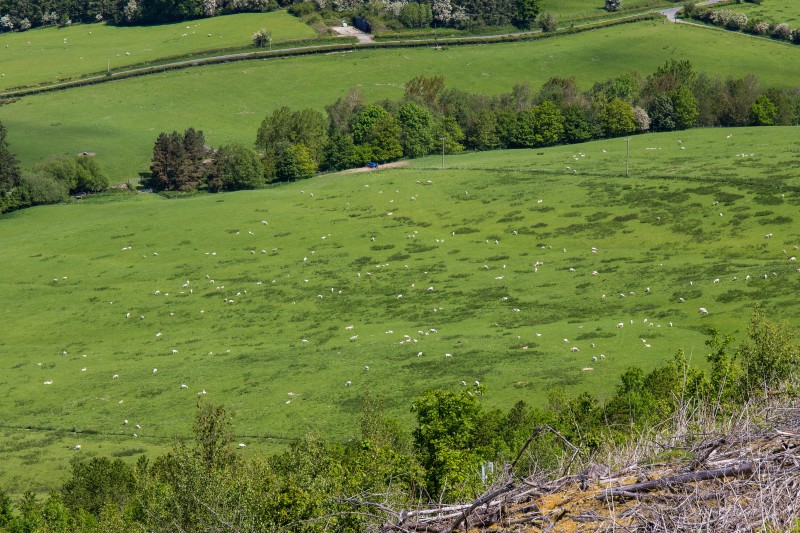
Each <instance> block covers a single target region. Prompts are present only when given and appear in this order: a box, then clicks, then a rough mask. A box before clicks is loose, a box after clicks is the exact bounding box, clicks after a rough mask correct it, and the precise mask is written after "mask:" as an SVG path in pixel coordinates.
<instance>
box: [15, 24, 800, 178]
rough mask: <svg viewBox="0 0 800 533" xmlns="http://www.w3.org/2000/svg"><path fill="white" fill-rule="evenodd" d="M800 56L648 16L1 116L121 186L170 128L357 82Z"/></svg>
mask: <svg viewBox="0 0 800 533" xmlns="http://www.w3.org/2000/svg"><path fill="white" fill-rule="evenodd" d="M710 49H713V50H714V53H713V54H709V53H708V51H709V50H710ZM799 57H800V49H799V48H797V47H793V46H787V45H785V44H781V43H776V42H770V41H766V40H760V39H751V38H748V37H747V36H743V35H741V34H734V33H729V32H720V31H709V30H706V29H704V28H697V27H691V26H687V25H674V24H663V23H661V22H656V23H653V22H646V23H638V24H630V25H625V26H621V27H615V28H610V29H605V30H596V31H592V32H588V33H583V34H578V35H568V36H561V37H557V38H553V39H544V40H540V41H535V42H520V43H513V44H496V45H491V46H485V45H484V46H454V47H450V48H446V49H444V50H435V49H432V48H410V49H393V50H364V51H356V52H353V53H345V54H333V55H320V56H313V57H298V58H289V59H273V60H262V61H249V62H239V63H232V64H226V65H217V66H211V67H200V68H191V69H187V70H181V71H174V72H168V73H163V74H157V75H152V76H146V77H142V78H136V79H129V80H120V81H115V82H111V83H106V84H101V85H97V86H93V87H84V88H78V89H71V90H68V91H64V92H57V93H48V94H42V95H37V96H30V97H25V98H22V99H20V100H18V101H15V102H13V103H10V104H8V105H3V106H0V121H2V122H3V123H4V124H5V126H6V127H7V129H8V132H9V135H8V138H9V142H10V143H11V148H12V150H14V151H15V152H16V153H17V154H18V155H19V157H20V159H21V161H22V162H23V164H24V165H26V166H32V165H33V164H35V163H36V162H37V161H40V160H42V159H44V158H45V157H47V156H49V155H51V154H54V153H78V152H82V151H92V152H96V153H97V158H98V161H99V162H100V164H101V165H102V166H103V168H104V169H105V170H106V172H107V173H108V174H109V176H110V177H111V180H112V182H116V183H120V182H124V181H125V180H126V179H132V180H136V179H137V177H138V173H139V172H142V171H146V170H147V169H148V167H149V164H150V159H151V157H152V147H153V143H154V141H155V139H156V137H157V136H158V134H159V132H161V131H173V130H181V131H182V130H184V129H186V128H188V127H190V126H192V127H194V128H196V129H201V130H203V131H204V132H205V134H206V139H207V141H208V142H209V144H211V145H214V146H218V145H221V144H225V143H229V142H232V141H238V142H243V143H246V144H249V143H251V142H253V140H254V139H255V134H256V130H257V129H258V125H259V124H260V122H261V120H262V119H263V118H264V116H266V115H267V114H268V113H270V112H271V111H272V110H274V109H275V108H277V107H279V106H282V105H286V106H289V107H292V108H296V109H299V108H303V107H314V108H317V109H322V108H324V106H325V105H327V104H329V103H332V102H333V101H334V100H336V98H338V97H340V96H342V95H344V94H345V92H346V91H347V89H349V88H350V87H353V86H359V87H361V88H362V89H363V90H364V93H365V95H366V97H367V99H368V100H370V101H375V100H378V99H382V98H399V97H400V96H402V94H403V86H404V84H405V83H406V82H407V81H408V80H410V79H411V78H413V77H414V76H417V75H425V76H436V75H441V76H444V77H445V81H446V83H447V84H448V86H450V87H457V88H461V89H466V90H470V91H476V92H482V93H486V94H498V93H501V92H508V91H510V90H511V88H512V87H513V86H514V84H516V83H521V82H529V83H531V85H532V86H533V87H534V88H537V89H538V87H539V86H540V85H541V84H542V83H543V82H545V81H546V80H547V79H549V78H550V77H552V76H562V77H563V76H575V77H576V79H577V80H578V82H579V83H580V84H581V86H582V87H583V88H589V87H591V85H592V84H593V83H595V82H598V81H603V80H606V79H608V78H610V77H613V76H615V75H619V74H622V73H625V72H629V71H632V70H636V71H639V72H640V73H643V74H649V73H651V72H653V71H654V70H655V69H656V68H657V67H658V66H660V65H662V64H663V63H664V62H665V61H666V60H667V59H669V58H678V59H689V60H690V61H692V63H693V64H694V66H695V68H696V69H697V70H698V71H700V72H706V73H708V74H710V75H719V76H722V77H727V76H744V75H746V74H748V73H757V74H758V76H759V77H760V79H761V82H762V84H763V85H764V86H781V87H791V86H794V85H795V84H796V82H797V80H796V77H795V76H794V70H793V69H788V68H786V65H791V64H794V63H796V62H797V59H798V58H799ZM232 88H235V90H232ZM153 95H158V97H157V98H154V97H153Z"/></svg>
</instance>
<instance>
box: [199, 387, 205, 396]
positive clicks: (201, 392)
mask: <svg viewBox="0 0 800 533" xmlns="http://www.w3.org/2000/svg"><path fill="white" fill-rule="evenodd" d="M197 395H198V396H205V395H206V390H205V389H203V390H201V391H200V392H198V393H197Z"/></svg>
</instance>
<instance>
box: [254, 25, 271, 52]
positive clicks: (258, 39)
mask: <svg viewBox="0 0 800 533" xmlns="http://www.w3.org/2000/svg"><path fill="white" fill-rule="evenodd" d="M252 40H253V44H254V45H256V47H257V48H264V47H265V46H266V45H267V43H271V42H272V35H271V34H270V33H269V32H268V31H267V30H266V29H265V28H261V29H260V30H258V31H257V32H255V33H254V34H253V37H252Z"/></svg>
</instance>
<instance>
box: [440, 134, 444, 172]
mask: <svg viewBox="0 0 800 533" xmlns="http://www.w3.org/2000/svg"><path fill="white" fill-rule="evenodd" d="M439 139H440V140H441V141H442V168H444V140H445V138H444V137H439Z"/></svg>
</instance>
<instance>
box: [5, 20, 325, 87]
mask: <svg viewBox="0 0 800 533" xmlns="http://www.w3.org/2000/svg"><path fill="white" fill-rule="evenodd" d="M259 28H266V29H267V30H268V31H270V32H271V33H272V39H273V42H274V43H276V44H280V43H282V42H286V41H291V40H298V39H310V38H313V37H315V36H316V33H315V32H314V30H313V29H311V28H310V27H309V26H306V25H305V24H303V23H302V22H301V21H300V20H299V19H297V18H296V17H293V16H291V15H289V14H288V13H287V12H286V11H274V12H272V13H243V14H237V15H227V16H222V17H214V18H209V19H199V20H194V21H189V22H181V23H176V24H163V25H158V26H132V27H125V26H109V25H106V24H105V23H102V24H76V25H74V26H69V27H63V28H55V27H51V28H41V29H35V30H29V31H26V32H15V33H4V34H0V49H2V50H3V60H2V64H0V73H2V74H3V76H2V77H0V89H8V88H11V87H19V86H27V85H36V84H38V83H42V82H54V81H57V80H63V79H71V78H78V77H80V76H81V75H84V74H98V73H102V72H105V71H106V68H107V67H109V66H110V68H111V69H120V68H123V67H126V66H129V65H135V64H140V63H144V62H150V61H155V60H157V59H160V58H165V57H176V56H186V55H189V54H195V53H200V52H203V51H205V50H209V49H223V50H224V49H231V48H235V49H240V48H247V47H250V46H252V42H251V36H252V35H253V32H255V31H256V30H258V29H259Z"/></svg>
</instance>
